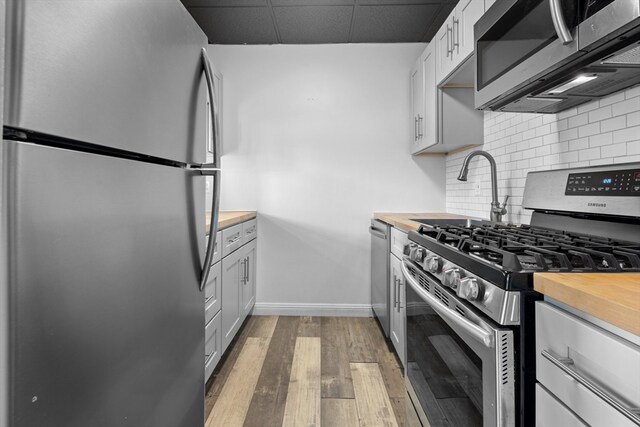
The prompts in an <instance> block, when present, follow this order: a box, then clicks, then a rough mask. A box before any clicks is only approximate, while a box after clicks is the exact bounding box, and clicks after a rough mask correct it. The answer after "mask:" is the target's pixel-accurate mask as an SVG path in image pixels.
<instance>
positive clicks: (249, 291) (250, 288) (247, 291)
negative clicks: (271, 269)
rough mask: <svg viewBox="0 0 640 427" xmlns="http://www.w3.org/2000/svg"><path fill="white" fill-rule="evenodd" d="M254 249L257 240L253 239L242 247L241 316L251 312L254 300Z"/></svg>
mask: <svg viewBox="0 0 640 427" xmlns="http://www.w3.org/2000/svg"><path fill="white" fill-rule="evenodd" d="M256 249H257V240H255V239H254V240H252V241H251V242H249V243H247V244H246V245H244V247H243V248H242V252H243V261H244V263H243V267H244V280H243V281H242V313H243V318H244V317H246V316H247V315H248V314H249V312H251V309H252V308H253V305H254V304H255V302H256Z"/></svg>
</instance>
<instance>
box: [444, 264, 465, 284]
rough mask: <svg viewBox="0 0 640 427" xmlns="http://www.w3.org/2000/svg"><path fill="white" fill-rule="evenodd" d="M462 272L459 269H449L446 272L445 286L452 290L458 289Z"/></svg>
mask: <svg viewBox="0 0 640 427" xmlns="http://www.w3.org/2000/svg"><path fill="white" fill-rule="evenodd" d="M461 278H462V272H461V271H460V270H459V269H457V268H449V269H447V270H445V271H444V284H445V285H447V286H448V287H450V288H452V289H458V286H460V279H461Z"/></svg>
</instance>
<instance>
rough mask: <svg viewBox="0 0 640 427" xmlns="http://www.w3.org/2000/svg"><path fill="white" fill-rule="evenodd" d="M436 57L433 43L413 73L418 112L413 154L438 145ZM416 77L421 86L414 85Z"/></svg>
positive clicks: (412, 81) (415, 103)
mask: <svg viewBox="0 0 640 427" xmlns="http://www.w3.org/2000/svg"><path fill="white" fill-rule="evenodd" d="M435 56H436V55H435V44H433V43H431V44H429V45H428V46H427V48H426V49H425V50H424V52H422V55H420V57H419V58H418V60H417V61H416V64H415V66H414V69H413V70H412V72H411V96H412V105H413V106H414V111H416V112H415V113H414V123H413V124H414V135H413V136H414V137H413V139H412V141H413V143H412V146H411V153H412V154H416V153H419V152H421V151H423V150H425V149H426V148H429V147H431V146H433V145H435V144H437V143H438V126H437V117H438V112H437V98H436V90H437V89H436V64H435V60H436V57H435ZM414 75H416V76H419V78H420V84H419V85H418V84H414ZM416 106H417V107H416Z"/></svg>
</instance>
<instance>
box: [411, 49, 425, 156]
mask: <svg viewBox="0 0 640 427" xmlns="http://www.w3.org/2000/svg"><path fill="white" fill-rule="evenodd" d="M424 117H425V114H424V71H423V69H422V61H421V60H420V58H418V59H417V60H416V63H415V64H414V66H413V68H412V69H411V126H412V128H411V130H412V131H411V152H415V151H416V150H418V151H419V149H418V148H417V147H419V146H420V145H421V141H422V137H423V132H422V131H421V126H422V122H424Z"/></svg>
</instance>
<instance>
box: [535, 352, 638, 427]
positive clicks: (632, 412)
mask: <svg viewBox="0 0 640 427" xmlns="http://www.w3.org/2000/svg"><path fill="white" fill-rule="evenodd" d="M541 354H542V357H544V358H545V359H547V360H548V361H549V362H551V363H552V364H553V365H555V366H556V367H557V368H559V369H560V370H561V371H562V372H564V373H565V374H567V375H568V376H569V377H571V378H572V379H573V380H575V381H577V382H578V383H579V384H580V385H582V386H583V387H585V388H586V389H587V390H589V391H591V392H592V393H593V394H595V395H596V396H598V397H599V398H600V399H602V400H604V401H605V402H607V403H608V404H609V405H611V406H613V407H614V408H616V409H617V410H618V412H620V413H621V414H622V415H624V416H625V417H627V418H629V419H630V420H631V421H633V422H634V423H636V424H640V410H638V409H636V408H628V407H627V406H626V405H624V404H623V403H622V402H620V401H619V400H618V399H617V398H616V397H614V396H613V395H611V394H610V393H609V392H608V391H605V390H604V389H602V388H601V387H599V386H598V385H596V384H595V383H593V382H592V381H591V380H590V379H588V378H586V377H585V376H583V375H582V374H581V373H579V372H578V371H577V370H576V369H575V368H573V366H574V363H573V359H571V358H569V357H557V356H555V355H554V354H552V353H551V352H550V351H547V350H542V353H541Z"/></svg>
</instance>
